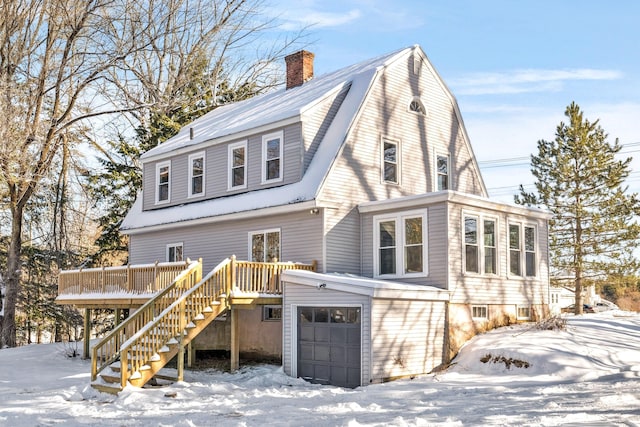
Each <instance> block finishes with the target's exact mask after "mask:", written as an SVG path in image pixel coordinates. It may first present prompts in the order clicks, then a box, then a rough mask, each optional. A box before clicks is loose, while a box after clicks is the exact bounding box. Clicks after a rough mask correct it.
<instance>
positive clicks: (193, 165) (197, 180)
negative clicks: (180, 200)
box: [188, 152, 204, 197]
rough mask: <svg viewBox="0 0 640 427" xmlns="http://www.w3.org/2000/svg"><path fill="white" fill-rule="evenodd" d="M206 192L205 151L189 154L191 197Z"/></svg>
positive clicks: (189, 193)
mask: <svg viewBox="0 0 640 427" xmlns="http://www.w3.org/2000/svg"><path fill="white" fill-rule="evenodd" d="M203 194H204V152H202V153H196V154H192V155H190V156H189V192H188V195H189V197H195V196H201V195H203Z"/></svg>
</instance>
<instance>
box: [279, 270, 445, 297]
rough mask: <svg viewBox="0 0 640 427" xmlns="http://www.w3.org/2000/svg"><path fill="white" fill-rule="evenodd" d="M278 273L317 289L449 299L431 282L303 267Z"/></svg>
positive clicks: (289, 280)
mask: <svg viewBox="0 0 640 427" xmlns="http://www.w3.org/2000/svg"><path fill="white" fill-rule="evenodd" d="M281 277H282V281H283V282H292V283H295V284H300V285H306V286H312V287H316V288H318V289H319V290H320V289H333V290H336V291H342V292H349V293H352V294H360V295H369V296H371V297H374V298H392V299H411V300H431V301H434V300H435V301H448V300H449V291H447V290H445V289H441V288H436V287H435V286H427V285H413V284H409V283H398V282H392V281H389V280H377V279H371V278H368V277H362V276H355V275H352V274H342V273H332V274H326V273H315V272H313V271H304V270H285V271H284V272H283V273H282V275H281ZM285 286H286V285H285ZM285 293H286V291H285Z"/></svg>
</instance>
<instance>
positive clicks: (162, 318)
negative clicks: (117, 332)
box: [120, 258, 233, 388]
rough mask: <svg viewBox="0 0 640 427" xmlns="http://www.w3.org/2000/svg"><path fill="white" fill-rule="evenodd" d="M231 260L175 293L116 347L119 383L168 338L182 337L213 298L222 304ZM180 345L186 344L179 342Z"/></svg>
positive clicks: (168, 339)
mask: <svg viewBox="0 0 640 427" xmlns="http://www.w3.org/2000/svg"><path fill="white" fill-rule="evenodd" d="M232 270H233V261H232V260H231V259H229V258H227V259H225V260H224V261H222V262H221V263H220V264H218V266H216V268H214V269H213V270H212V271H211V272H210V273H209V274H207V276H206V277H204V278H203V279H202V280H201V281H200V282H198V283H197V284H195V285H194V286H193V287H191V288H190V289H189V290H188V291H186V292H184V293H183V294H182V295H180V296H178V297H177V298H176V299H175V301H173V303H171V304H170V305H169V306H168V307H167V308H165V309H164V310H163V311H162V313H160V314H159V315H157V316H156V317H155V318H153V319H152V320H151V321H150V322H149V323H147V324H146V325H144V326H143V327H141V328H140V330H138V332H136V333H135V334H134V335H132V336H131V337H130V338H129V339H128V340H127V341H126V342H124V343H123V344H122V347H121V348H120V386H121V387H122V388H124V387H125V386H126V385H127V381H128V380H129V376H130V375H132V374H133V373H135V372H138V371H139V370H140V368H141V367H142V366H143V365H145V364H147V363H148V362H149V361H151V360H153V357H154V356H156V355H157V354H158V353H159V352H160V350H161V348H162V347H163V346H165V345H167V343H168V342H169V341H170V340H171V339H175V340H176V341H178V340H183V337H184V334H185V329H186V327H187V324H188V322H192V321H193V320H194V317H195V316H197V315H199V314H201V313H205V312H206V311H207V310H208V309H211V306H212V305H214V303H216V302H221V303H222V304H225V307H224V308H226V304H227V302H228V300H227V299H226V298H225V297H226V295H228V293H229V289H230V287H231V282H232V280H233V279H232ZM179 344H180V345H184V344H186V343H185V342H179Z"/></svg>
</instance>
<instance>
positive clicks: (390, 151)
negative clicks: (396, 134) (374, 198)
mask: <svg viewBox="0 0 640 427" xmlns="http://www.w3.org/2000/svg"><path fill="white" fill-rule="evenodd" d="M399 176H400V144H399V142H398V141H392V140H389V139H383V140H382V182H385V183H387V184H399V183H400V181H399Z"/></svg>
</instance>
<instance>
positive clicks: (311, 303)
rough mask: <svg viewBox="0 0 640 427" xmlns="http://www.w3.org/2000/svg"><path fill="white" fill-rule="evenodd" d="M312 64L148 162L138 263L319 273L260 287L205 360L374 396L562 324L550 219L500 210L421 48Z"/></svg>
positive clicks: (133, 247) (131, 229) (182, 135)
mask: <svg viewBox="0 0 640 427" xmlns="http://www.w3.org/2000/svg"><path fill="white" fill-rule="evenodd" d="M313 60H314V56H313V54H312V53H310V52H306V51H301V52H297V53H295V54H292V55H290V56H288V57H287V58H286V64H287V84H286V88H283V89H281V90H279V91H276V92H272V93H269V94H265V95H261V96H257V97H255V98H252V99H249V100H246V101H242V102H237V103H234V104H230V105H225V106H222V107H219V108H217V109H215V110H213V111H212V112H210V113H208V114H206V115H205V116H203V117H201V118H200V119H198V120H196V121H194V122H193V123H191V124H189V125H187V126H185V127H184V128H183V129H182V130H181V131H180V132H179V133H178V134H177V135H176V136H175V137H173V138H172V139H170V140H168V141H167V142H165V143H163V144H161V145H160V146H158V147H156V148H154V149H152V150H150V151H148V152H147V153H145V154H144V155H143V156H142V158H141V160H142V164H143V176H144V189H143V191H142V193H141V194H140V196H139V197H138V200H137V201H136V203H135V205H134V206H133V208H132V209H131V211H130V212H129V214H128V215H127V217H126V219H125V220H124V222H123V225H122V231H123V232H124V233H126V234H128V235H129V238H130V249H129V250H130V262H131V263H132V264H146V263H153V262H156V261H158V260H160V261H167V262H175V261H181V260H185V259H187V258H191V259H198V258H202V260H203V265H204V270H203V271H204V272H205V273H206V272H207V271H209V270H211V269H213V268H214V267H215V266H216V265H218V264H219V263H220V262H222V261H223V260H225V259H226V258H227V257H229V256H230V255H232V254H235V255H236V256H237V257H238V259H242V258H245V257H246V259H247V260H248V261H250V262H264V263H273V262H275V261H279V262H293V263H302V264H304V265H311V264H313V265H314V268H313V269H311V270H315V271H309V270H310V269H306V270H291V269H286V268H285V271H284V272H282V273H281V274H280V273H278V278H279V282H280V284H282V288H278V289H279V290H278V292H277V293H276V294H274V293H268V295H265V294H264V292H262V290H264V289H266V288H265V286H274V285H273V284H271V285H267V283H268V282H269V280H270V278H271V279H273V277H274V276H273V275H271V276H270V275H267V276H260V278H258V279H256V280H257V281H258V282H259V283H260V286H258V287H257V288H256V287H254V288H252V289H254V290H255V291H256V292H255V293H254V294H253V296H254V297H255V298H253V299H251V300H250V301H243V303H242V304H243V305H242V306H241V304H240V300H238V301H237V302H235V303H232V304H230V305H229V307H228V310H226V311H224V312H222V316H218V317H217V319H216V320H217V321H214V322H211V324H210V325H209V326H208V327H206V328H204V329H203V330H202V332H201V333H200V334H199V335H198V336H197V337H195V338H194V340H193V346H194V349H195V350H204V349H229V348H231V350H232V352H233V351H234V346H235V347H236V350H237V351H238V352H239V353H240V354H241V355H242V354H245V355H253V356H262V357H273V358H277V359H281V360H282V363H283V366H284V369H285V371H286V372H287V373H289V374H291V375H293V376H301V377H304V378H307V379H309V380H312V381H316V382H321V383H331V384H337V385H345V386H358V385H364V384H368V383H370V382H379V381H383V380H386V379H389V378H395V377H399V376H408V375H416V374H419V373H424V372H429V371H430V370H432V369H433V368H435V367H437V366H439V365H441V364H443V363H445V362H447V361H448V360H449V357H450V356H451V355H452V354H455V352H457V350H458V348H459V347H460V345H461V344H462V343H463V342H464V341H465V340H467V339H468V338H469V337H470V336H472V335H474V334H475V333H477V332H478V331H483V330H486V329H487V328H489V327H491V326H495V325H500V324H505V323H509V322H516V321H519V320H531V319H536V318H539V317H541V316H544V315H546V313H547V311H548V304H549V300H548V298H549V277H548V271H549V268H548V243H547V233H548V224H547V221H548V219H549V215H548V214H547V213H545V212H542V211H539V210H535V209H528V208H524V207H520V206H513V205H507V204H503V203H498V202H494V201H491V200H489V199H488V195H487V190H486V188H485V185H484V183H483V180H482V177H481V174H480V170H479V168H478V164H477V162H476V158H475V156H474V153H473V150H472V148H471V144H470V142H469V138H468V136H467V133H466V130H465V128H464V124H463V121H462V117H461V115H460V111H459V109H458V106H457V103H456V101H455V99H454V97H453V95H452V94H451V92H450V91H449V90H448V88H447V87H446V85H445V84H444V82H443V81H442V79H441V78H440V76H439V75H438V74H437V72H436V71H435V69H434V68H433V66H432V65H431V63H430V62H429V60H428V59H427V56H426V55H425V53H424V52H423V50H422V49H421V48H420V47H419V46H413V47H409V48H406V49H401V50H399V51H396V52H392V53H390V54H387V55H383V56H381V57H377V58H373V59H370V60H367V61H363V62H361V63H358V64H355V65H352V66H349V67H346V68H343V69H341V70H338V71H335V72H332V73H329V74H326V75H323V76H319V77H315V76H314V75H313ZM278 264H280V263H278ZM293 265H296V264H293ZM278 286H279V285H278ZM230 293H231V294H232V296H233V297H234V298H239V296H240V295H241V294H242V292H236V293H234V292H233V291H230ZM245 295H248V293H246V292H245ZM226 297H227V298H228V297H229V295H226ZM267 297H268V298H267ZM225 314H226V317H225ZM234 325H235V326H234Z"/></svg>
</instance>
